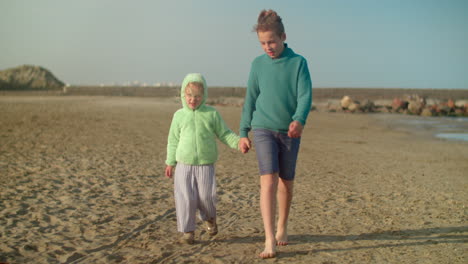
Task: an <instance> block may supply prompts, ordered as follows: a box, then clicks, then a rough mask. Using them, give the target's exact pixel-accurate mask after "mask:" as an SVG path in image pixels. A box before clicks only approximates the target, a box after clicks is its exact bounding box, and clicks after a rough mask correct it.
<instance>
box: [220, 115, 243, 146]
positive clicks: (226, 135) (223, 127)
mask: <svg viewBox="0 0 468 264" xmlns="http://www.w3.org/2000/svg"><path fill="white" fill-rule="evenodd" d="M215 115H216V116H215V120H216V121H215V133H216V136H217V137H218V139H219V140H220V141H221V142H223V143H224V144H226V145H227V146H229V147H230V148H233V149H238V144H239V139H240V138H239V136H238V135H237V134H236V133H234V132H232V130H231V129H229V127H228V126H227V124H226V122H224V120H223V118H222V117H221V115H220V114H219V112H218V111H216V112H215Z"/></svg>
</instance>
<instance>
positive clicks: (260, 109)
mask: <svg viewBox="0 0 468 264" xmlns="http://www.w3.org/2000/svg"><path fill="white" fill-rule="evenodd" d="M311 105H312V81H311V78H310V74H309V69H308V67H307V61H306V60H305V58H303V57H302V56H300V55H298V54H296V53H294V51H293V50H292V49H290V48H288V46H287V44H285V48H284V51H283V53H282V54H281V56H280V57H279V58H277V59H272V58H270V57H269V56H268V55H267V54H263V55H261V56H258V57H257V58H255V60H254V61H253V62H252V66H251V70H250V76H249V81H248V83H247V92H246V95H245V101H244V107H243V109H242V117H241V122H240V137H247V136H248V132H249V131H250V130H251V129H252V128H264V129H269V130H273V131H277V132H284V133H286V132H287V131H288V130H289V124H290V123H291V122H292V121H293V120H296V121H299V122H300V123H301V124H302V125H305V123H306V119H307V116H308V115H309V112H310V107H311Z"/></svg>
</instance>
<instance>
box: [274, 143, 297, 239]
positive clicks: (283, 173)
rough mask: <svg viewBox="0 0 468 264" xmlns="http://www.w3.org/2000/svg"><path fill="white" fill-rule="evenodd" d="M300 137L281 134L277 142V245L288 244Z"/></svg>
mask: <svg viewBox="0 0 468 264" xmlns="http://www.w3.org/2000/svg"><path fill="white" fill-rule="evenodd" d="M300 143H301V139H300V138H290V137H288V136H287V135H286V134H281V136H280V143H279V149H280V151H279V163H280V164H279V167H280V173H279V177H280V179H279V183H278V196H277V198H278V226H277V231H276V240H277V245H280V246H284V245H287V244H288V217H289V210H290V208H291V201H292V198H293V187H294V178H295V175H296V163H297V157H298V154H299V146H300Z"/></svg>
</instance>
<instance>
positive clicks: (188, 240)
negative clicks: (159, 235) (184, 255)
mask: <svg viewBox="0 0 468 264" xmlns="http://www.w3.org/2000/svg"><path fill="white" fill-rule="evenodd" d="M179 241H180V243H182V244H189V245H191V244H193V243H194V242H195V234H194V232H187V233H184V234H183V235H182V237H181V238H180V240H179Z"/></svg>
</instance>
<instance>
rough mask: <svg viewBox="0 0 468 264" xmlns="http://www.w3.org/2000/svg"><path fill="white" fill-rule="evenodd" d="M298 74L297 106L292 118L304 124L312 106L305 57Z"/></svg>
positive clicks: (310, 86)
mask: <svg viewBox="0 0 468 264" xmlns="http://www.w3.org/2000/svg"><path fill="white" fill-rule="evenodd" d="M298 74H299V76H298V84H297V85H298V87H297V108H296V112H295V114H294V116H293V120H296V121H299V122H300V123H301V124H302V125H305V123H306V120H307V116H308V115H309V112H310V107H311V106H312V80H311V78H310V73H309V68H308V67H307V61H306V60H305V59H303V60H302V63H301V66H300V68H299V73H298Z"/></svg>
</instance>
